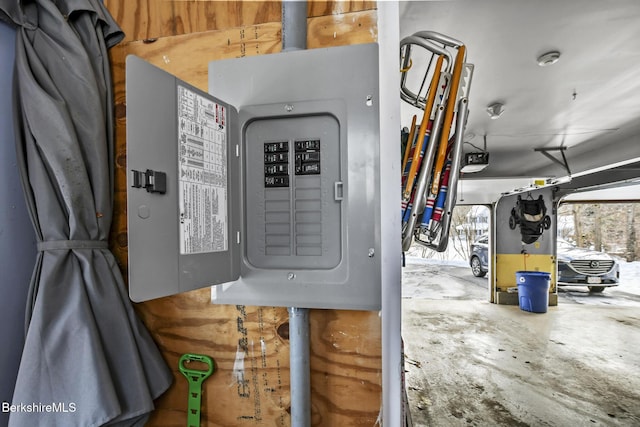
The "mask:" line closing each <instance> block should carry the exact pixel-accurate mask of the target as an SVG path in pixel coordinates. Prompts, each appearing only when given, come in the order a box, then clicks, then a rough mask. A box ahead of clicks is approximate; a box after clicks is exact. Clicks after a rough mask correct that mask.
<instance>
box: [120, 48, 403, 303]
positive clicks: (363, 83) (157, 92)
mask: <svg viewBox="0 0 640 427" xmlns="http://www.w3.org/2000/svg"><path fill="white" fill-rule="evenodd" d="M256 70H260V72H259V73H258V72H256ZM344 70H349V73H345V72H344ZM349 76H358V78H357V79H353V78H349ZM378 84H379V82H378V46H377V45H376V44H368V45H355V46H345V47H337V48H329V49H314V50H302V51H293V52H285V53H280V54H273V55H261V56H256V57H245V58H238V59H231V60H222V61H214V62H211V63H210V64H209V93H206V92H203V91H202V90H200V89H198V88H195V87H193V86H192V85H190V84H189V83H188V82H184V81H181V80H179V79H178V78H176V77H175V76H173V75H171V74H168V73H167V72H165V71H163V70H161V69H159V68H157V67H155V66H154V65H151V64H150V63H147V62H145V61H144V60H142V59H140V58H137V57H135V56H130V57H128V58H127V144H128V154H127V161H128V169H129V170H130V173H129V183H128V184H129V185H128V187H129V189H128V227H129V292H130V296H131V298H132V299H133V300H134V301H144V300H148V299H153V298H158V297H162V296H167V295H173V294H176V293H181V292H186V291H190V290H193V289H198V288H202V287H209V286H210V287H211V295H212V302H214V303H221V304H247V305H267V306H295V307H308V308H344V309H364V310H378V309H379V308H380V298H381V297H380V286H381V276H382V275H381V265H382V259H381V256H380V254H381V247H382V242H381V233H380V224H381V221H383V220H384V219H385V218H386V215H389V216H391V215H392V214H393V213H395V212H393V207H391V206H389V207H383V206H382V204H381V197H380V182H381V180H383V179H391V178H388V176H387V175H390V172H388V171H386V170H385V169H384V168H386V167H389V166H385V165H381V162H380V149H381V147H380V138H379V135H380V125H379V105H378V103H377V100H378V93H379V88H378ZM372 100H373V101H372Z"/></svg>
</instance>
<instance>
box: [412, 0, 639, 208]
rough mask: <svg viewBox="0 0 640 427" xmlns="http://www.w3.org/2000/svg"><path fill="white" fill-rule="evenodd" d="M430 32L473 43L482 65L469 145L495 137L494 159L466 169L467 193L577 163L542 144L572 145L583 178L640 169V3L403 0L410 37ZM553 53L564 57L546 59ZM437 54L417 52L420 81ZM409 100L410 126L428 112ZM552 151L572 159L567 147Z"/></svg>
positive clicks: (574, 167) (575, 169)
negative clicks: (498, 111) (500, 107)
mask: <svg viewBox="0 0 640 427" xmlns="http://www.w3.org/2000/svg"><path fill="white" fill-rule="evenodd" d="M423 30H429V31H436V32H439V33H442V34H445V35H447V36H450V37H453V38H455V39H458V40H460V41H462V42H464V43H465V45H466V46H467V52H468V53H467V62H470V63H472V64H474V65H475V71H474V75H473V80H472V86H471V91H470V95H469V108H470V113H469V119H468V123H467V127H466V138H465V141H467V142H469V144H465V146H464V151H465V152H470V151H478V150H477V149H476V148H474V147H473V146H476V147H478V148H480V149H482V148H483V147H484V138H485V136H486V148H487V151H488V152H489V153H490V164H489V167H487V168H486V169H485V170H484V171H482V172H478V173H474V174H467V175H465V176H463V179H462V180H461V181H468V182H467V183H466V184H463V190H462V191H463V193H462V194H463V196H464V194H465V193H466V194H467V195H469V194H470V192H472V191H474V188H477V190H478V191H481V190H482V189H483V188H487V182H488V181H487V180H491V181H490V182H494V179H495V178H499V180H500V181H499V182H500V183H501V184H503V185H504V187H505V188H509V187H510V184H509V181H508V179H514V180H516V181H514V183H516V182H517V185H518V186H519V185H520V183H521V182H529V181H526V179H525V181H522V179H523V178H528V177H555V178H560V179H561V181H562V180H565V181H566V180H567V178H566V177H567V176H568V175H569V174H568V172H567V170H566V169H565V168H564V167H563V166H562V165H560V164H558V162H554V161H552V160H551V159H549V158H548V157H546V156H544V155H543V154H542V153H541V152H539V151H536V149H540V148H546V149H557V148H561V147H562V148H563V149H564V150H565V151H564V154H565V155H566V158H567V163H568V166H569V169H570V171H571V176H572V177H574V178H575V177H579V176H584V175H589V174H591V172H592V171H594V170H598V169H602V168H604V169H608V168H613V167H615V168H616V169H612V173H610V174H606V173H605V174H602V173H600V174H598V175H597V176H598V178H597V180H602V181H609V182H610V181H615V180H617V179H618V177H617V175H616V172H615V171H617V170H620V169H624V170H625V173H624V176H623V175H620V177H619V179H620V180H625V181H627V182H628V181H629V175H632V176H633V175H635V176H636V177H640V1H638V0H556V1H544V2H542V1H527V0H451V1H407V2H400V32H401V33H400V37H401V38H403V37H406V36H409V35H412V34H414V33H415V32H418V31H423ZM548 51H558V52H560V54H561V57H560V59H559V60H558V62H557V63H555V64H553V65H550V66H547V67H540V66H538V64H537V58H538V57H539V56H540V55H542V54H544V53H545V52H548ZM427 58H428V54H427V53H426V51H425V50H423V49H421V48H416V49H414V50H413V53H412V59H413V66H412V70H411V73H414V74H413V75H412V76H410V77H409V83H410V84H411V82H418V83H417V84H418V85H419V79H420V78H421V77H422V76H421V75H420V74H423V73H424V70H425V69H426V67H427ZM418 75H420V76H419V77H418ZM415 88H416V89H417V86H415ZM494 102H501V103H503V104H504V107H505V111H504V113H503V114H502V116H501V117H500V118H498V119H496V120H492V119H491V118H490V117H489V115H488V114H487V112H486V107H487V106H488V105H490V104H492V103H494ZM402 106H403V107H402V108H403V112H402V123H403V126H409V124H410V123H411V116H412V115H413V114H417V115H418V119H420V118H421V114H422V112H421V111H420V110H418V109H417V108H415V107H412V106H410V105H409V104H407V103H404V102H403V103H402ZM418 121H419V120H418ZM549 154H551V155H553V156H554V157H556V158H557V159H559V160H562V158H561V154H560V151H550V152H549ZM621 165H623V166H621ZM629 171H631V172H629ZM563 177H564V178H563ZM505 179H506V180H505ZM473 181H478V182H476V183H475V184H474V182H473ZM597 184H598V182H593V180H590V181H589V185H597ZM464 185H466V186H467V188H466V190H465V189H464ZM511 187H513V186H511ZM514 188H515V187H514ZM496 191H499V192H500V191H502V188H501V189H500V190H496V189H494V193H495V192H496Z"/></svg>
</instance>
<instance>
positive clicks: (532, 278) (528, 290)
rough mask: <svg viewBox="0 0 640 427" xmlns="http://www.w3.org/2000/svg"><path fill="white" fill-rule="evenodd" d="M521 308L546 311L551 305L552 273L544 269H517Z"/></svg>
mask: <svg viewBox="0 0 640 427" xmlns="http://www.w3.org/2000/svg"><path fill="white" fill-rule="evenodd" d="M516 283H517V284H518V302H519V303H520V310H523V311H530V312H532V313H546V312H547V307H549V287H550V286H551V273H547V272H544V271H516Z"/></svg>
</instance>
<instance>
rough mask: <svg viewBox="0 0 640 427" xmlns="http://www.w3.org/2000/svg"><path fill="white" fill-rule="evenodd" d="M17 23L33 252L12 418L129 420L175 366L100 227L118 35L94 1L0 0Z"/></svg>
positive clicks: (18, 424)
mask: <svg viewBox="0 0 640 427" xmlns="http://www.w3.org/2000/svg"><path fill="white" fill-rule="evenodd" d="M0 17H1V18H2V19H4V20H7V21H12V22H13V24H14V25H16V28H17V37H16V60H15V89H14V93H15V108H14V110H15V112H14V114H16V129H15V131H16V141H17V157H18V162H19V167H20V171H21V174H22V176H21V178H22V182H23V187H24V191H25V198H26V201H27V205H28V207H29V211H30V214H31V218H32V221H33V224H34V228H35V231H36V235H37V237H38V240H39V244H38V250H39V252H38V256H37V258H36V262H35V264H36V265H35V269H34V273H33V277H32V281H31V285H30V295H29V301H28V302H27V319H26V323H27V325H26V326H27V329H26V338H25V346H24V351H23V355H22V360H21V364H20V369H19V372H18V378H17V382H16V388H15V391H14V397H13V405H14V408H13V411H12V413H11V415H10V419H9V426H12V427H24V426H60V427H63V426H64V427H70V426H82V427H85V426H101V425H110V426H135V425H142V424H143V423H144V422H145V420H146V419H147V418H148V415H149V413H150V412H151V411H152V410H153V408H154V407H153V399H155V398H157V397H158V396H159V395H161V394H162V393H163V392H164V391H165V390H166V389H167V388H168V387H169V385H170V384H171V381H172V375H171V372H170V370H169V369H168V367H167V365H166V363H165V362H164V360H163V359H162V356H161V354H160V352H159V351H158V349H157V347H156V345H155V343H154V342H153V340H152V338H151V336H150V335H149V333H148V331H147V330H146V329H145V327H144V325H143V324H142V322H141V321H140V320H139V319H138V317H137V316H136V314H135V312H134V310H133V307H132V305H131V303H130V301H129V299H128V296H127V292H126V289H125V285H124V281H123V279H122V276H121V273H120V271H119V269H118V266H117V263H116V260H115V258H114V257H113V254H112V253H111V252H110V251H109V249H108V244H107V240H108V235H109V228H110V226H111V220H112V205H113V166H114V160H113V152H114V147H113V144H114V142H113V141H114V135H113V124H114V123H113V96H112V92H111V91H112V85H111V77H110V71H109V60H108V54H107V50H108V49H109V48H110V47H112V46H114V45H115V44H117V43H118V42H120V41H121V40H122V38H123V36H124V35H123V33H122V31H121V30H120V28H119V27H118V25H117V24H116V23H115V21H114V20H113V18H112V17H111V16H110V14H109V12H108V11H107V10H106V8H105V7H104V6H103V4H102V2H101V1H100V0H58V1H52V0H23V1H19V0H14V1H7V0H0Z"/></svg>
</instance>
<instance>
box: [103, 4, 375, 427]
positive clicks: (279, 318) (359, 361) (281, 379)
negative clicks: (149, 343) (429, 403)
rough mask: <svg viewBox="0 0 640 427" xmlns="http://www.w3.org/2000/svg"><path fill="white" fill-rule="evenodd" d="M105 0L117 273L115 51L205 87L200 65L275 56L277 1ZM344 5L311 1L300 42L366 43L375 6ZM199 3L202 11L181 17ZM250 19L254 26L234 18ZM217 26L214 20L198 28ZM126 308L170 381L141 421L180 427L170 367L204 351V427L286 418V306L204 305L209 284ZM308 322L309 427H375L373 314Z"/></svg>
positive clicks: (183, 405) (122, 145)
mask: <svg viewBox="0 0 640 427" xmlns="http://www.w3.org/2000/svg"><path fill="white" fill-rule="evenodd" d="M105 3H106V4H107V5H108V7H109V8H110V10H111V11H112V13H113V14H114V17H115V18H116V20H118V22H119V23H120V24H121V25H122V26H123V27H124V30H125V31H126V32H128V38H127V40H125V42H123V43H121V44H120V45H118V46H116V47H115V48H113V49H112V50H111V52H110V56H111V60H112V71H113V78H114V93H115V104H116V153H115V161H116V176H115V190H116V195H115V206H114V222H113V227H112V233H111V238H110V244H111V248H112V250H113V252H114V254H115V255H116V258H117V259H118V262H119V264H120V266H121V269H122V271H123V273H124V274H125V276H126V271H127V223H126V174H127V169H126V102H125V99H126V92H125V83H126V82H125V66H124V63H125V58H126V56H127V55H128V54H135V55H138V56H140V57H142V58H144V59H146V60H148V61H150V62H152V63H154V64H155V65H157V66H159V67H161V68H163V69H165V70H167V71H169V72H171V73H173V74H175V75H176V76H178V77H179V78H181V79H183V80H186V81H188V82H190V83H191V84H193V85H195V86H197V87H200V88H201V89H203V90H206V89H207V64H208V62H209V61H211V60H217V59H223V58H233V57H240V56H248V55H259V54H270V53H276V52H278V51H280V49H281V44H280V37H281V34H280V32H281V26H280V22H279V19H280V16H279V9H280V4H279V3H277V4H276V6H274V5H273V4H271V3H275V2H260V3H258V2H243V3H252V4H243V5H240V4H237V3H234V2H177V1H175V2H174V1H164V2H162V1H151V0H147V1H141V2H131V3H128V2H127V3H126V4H125V2H124V1H114V0H106V2H105ZM179 3H189V4H179ZM195 3H203V4H202V5H198V4H195ZM211 3H221V5H212V4H211ZM232 3H233V4H232ZM266 3H269V4H266ZM344 3H349V4H348V5H344V4H340V5H339V6H338V3H333V2H331V3H328V4H324V3H323V2H312V3H311V4H310V6H309V11H310V16H311V13H312V12H313V13H320V14H324V15H322V16H317V17H311V18H309V20H308V26H309V31H308V47H309V48H317V47H328V46H337V45H345V44H353V43H367V42H372V41H375V40H376V37H377V27H376V22H377V18H376V12H375V10H365V11H362V12H352V13H339V12H338V10H342V9H340V8H345V7H347V6H348V7H349V8H357V7H367V8H371V4H370V2H344ZM207 4H208V5H207ZM220 7H222V8H223V9H220ZM198 8H204V9H205V10H208V12H207V13H209V15H206V14H205V16H203V17H199V18H197V19H196V18H186V17H188V16H190V14H192V13H195V12H194V11H198V10H199V9H198ZM207 8H211V9H207ZM274 8H275V9H277V17H276V18H273V16H275V14H276V12H275V9H274ZM336 8H337V9H336ZM221 10H225V11H227V12H228V11H231V13H230V14H231V15H235V18H232V17H230V16H227V17H226V18H224V20H222V18H221V15H220V14H221V13H222V12H220V11H221ZM212 11H215V16H214V15H212V14H213V13H214V12H212ZM328 11H331V12H328ZM333 12H335V13H333ZM225 13H226V12H225ZM121 20H122V21H121ZM260 20H265V21H264V22H260V23H258V24H256V25H254V24H253V23H252V24H247V23H246V22H245V21H260ZM240 21H242V22H243V23H242V24H238V22H240ZM236 24H238V25H236ZM219 25H223V27H220V28H213V29H212V28H208V27H211V26H214V27H216V26H219ZM195 29H197V31H195ZM132 35H133V36H132ZM136 309H137V311H138V313H139V314H140V316H141V318H142V319H143V321H144V323H145V324H146V325H147V327H148V329H149V331H150V332H151V334H152V335H153V337H154V339H155V340H156V342H157V344H158V346H159V348H160V350H161V351H162V354H163V356H164V358H165V360H166V361H167V363H168V364H169V366H170V367H171V368H172V370H173V372H174V383H173V385H172V387H171V388H170V389H169V390H168V391H167V392H166V393H165V394H164V395H163V396H162V397H161V398H160V399H158V401H157V402H156V410H155V411H154V413H153V414H152V416H151V419H150V420H149V422H148V424H147V425H148V426H184V425H185V424H186V412H187V381H186V379H185V378H184V377H183V376H182V375H181V373H180V372H179V371H178V365H177V364H178V360H179V357H180V356H181V355H182V354H184V353H188V352H193V353H200V354H207V355H209V356H211V357H213V359H214V360H215V361H216V363H217V371H216V372H215V373H214V374H213V375H212V376H211V377H210V378H209V379H207V380H206V381H205V382H204V385H203V397H202V399H203V402H202V425H203V426H214V427H236V426H237V427H245V426H246V427H249V426H251V427H253V426H274V427H287V426H289V425H290V411H291V408H290V394H289V342H288V314H287V310H286V309H285V308H277V307H253V306H242V305H240V306H232V305H212V304H211V303H210V292H209V289H201V290H196V291H192V292H188V293H184V294H180V295H176V296H172V297H167V298H161V299H157V300H153V301H149V302H146V303H142V304H137V305H136ZM310 323H311V331H310V333H311V336H310V341H311V349H310V350H311V361H310V364H311V371H312V373H311V378H312V425H313V426H340V427H343V426H344V427H351V426H363V425H365V426H368V425H370V426H373V425H375V423H376V420H377V419H378V417H379V411H380V402H381V384H382V373H381V347H380V343H381V336H380V334H381V327H380V318H379V316H378V313H376V312H360V311H338V310H311V312H310Z"/></svg>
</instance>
